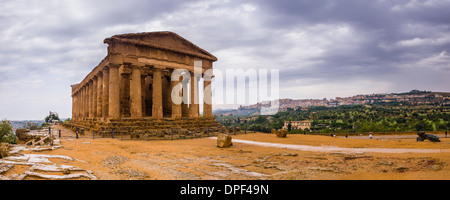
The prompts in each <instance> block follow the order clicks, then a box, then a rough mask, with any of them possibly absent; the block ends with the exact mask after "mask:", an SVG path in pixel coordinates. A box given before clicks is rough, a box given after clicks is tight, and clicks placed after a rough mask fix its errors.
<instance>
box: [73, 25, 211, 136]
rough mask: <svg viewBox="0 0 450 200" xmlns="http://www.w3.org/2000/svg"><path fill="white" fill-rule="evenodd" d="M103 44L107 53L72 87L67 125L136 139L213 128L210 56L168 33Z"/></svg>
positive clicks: (117, 38)
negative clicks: (70, 109)
mask: <svg viewBox="0 0 450 200" xmlns="http://www.w3.org/2000/svg"><path fill="white" fill-rule="evenodd" d="M104 43H106V44H108V54H107V55H106V57H105V58H104V59H103V60H102V61H101V62H100V63H99V64H98V65H97V66H96V67H95V68H94V69H93V70H92V71H91V72H90V73H89V74H88V75H87V76H86V77H85V78H84V79H83V80H82V81H81V82H80V83H78V84H75V85H72V120H71V121H70V123H69V124H68V126H69V127H71V128H74V129H75V128H76V127H78V128H83V129H84V130H90V131H93V132H97V133H98V134H101V133H104V132H105V131H106V132H107V131H109V130H114V131H116V133H118V132H122V133H123V134H129V135H134V136H136V135H137V137H152V136H159V137H167V134H168V131H169V130H170V131H171V132H172V133H173V131H174V130H175V134H176V135H183V134H190V133H192V132H195V133H197V134H202V133H204V132H205V129H208V132H209V130H210V131H215V130H218V127H220V124H219V123H218V122H216V121H215V120H214V119H213V116H212V107H211V102H212V100H211V98H212V97H211V96H212V94H211V86H210V84H211V78H212V77H213V76H212V67H213V62H214V61H217V58H216V57H215V56H213V55H211V54H210V53H208V52H207V51H205V50H203V49H201V48H200V47H198V46H196V45H195V44H193V43H191V42H190V41H188V40H186V39H184V38H182V37H181V36H179V35H178V34H176V33H172V32H149V33H135V34H122V35H114V36H112V37H109V38H106V39H105V40H104ZM174 73H177V74H174ZM173 75H176V76H173ZM199 81H203V86H204V87H203V88H198V86H199ZM199 92H203V99H201V100H200V99H198V98H199ZM200 103H203V116H201V115H200V110H199V104H200Z"/></svg>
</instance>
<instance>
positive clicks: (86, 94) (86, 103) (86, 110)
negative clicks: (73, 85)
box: [84, 83, 89, 118]
mask: <svg viewBox="0 0 450 200" xmlns="http://www.w3.org/2000/svg"><path fill="white" fill-rule="evenodd" d="M88 91H89V84H88V83H86V85H84V117H85V118H88V117H89V92H88Z"/></svg>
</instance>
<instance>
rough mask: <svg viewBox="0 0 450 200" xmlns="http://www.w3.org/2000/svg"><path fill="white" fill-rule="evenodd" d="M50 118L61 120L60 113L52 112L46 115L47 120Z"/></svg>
mask: <svg viewBox="0 0 450 200" xmlns="http://www.w3.org/2000/svg"><path fill="white" fill-rule="evenodd" d="M50 120H57V121H60V120H59V116H58V113H55V112H50V114H49V115H48V116H47V117H45V122H47V123H49V122H50Z"/></svg>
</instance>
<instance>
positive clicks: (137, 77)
mask: <svg viewBox="0 0 450 200" xmlns="http://www.w3.org/2000/svg"><path fill="white" fill-rule="evenodd" d="M130 81H131V83H130V99H131V110H130V113H131V117H142V87H141V86H142V83H141V66H138V65H131V80H130Z"/></svg>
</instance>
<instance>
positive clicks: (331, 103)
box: [238, 90, 450, 111]
mask: <svg viewBox="0 0 450 200" xmlns="http://www.w3.org/2000/svg"><path fill="white" fill-rule="evenodd" d="M390 102H399V103H408V104H411V105H421V104H442V105H448V104H450V93H449V92H431V91H420V90H411V91H409V92H405V93H380V94H360V95H355V96H351V97H336V98H334V99H326V98H323V99H279V108H280V111H285V110H286V109H287V108H298V107H302V108H303V109H306V108H307V107H312V106H325V107H336V106H340V105H365V104H374V103H390ZM267 106H270V101H264V102H261V103H257V104H253V105H249V106H240V107H239V108H238V110H247V109H258V110H259V109H261V107H267Z"/></svg>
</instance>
